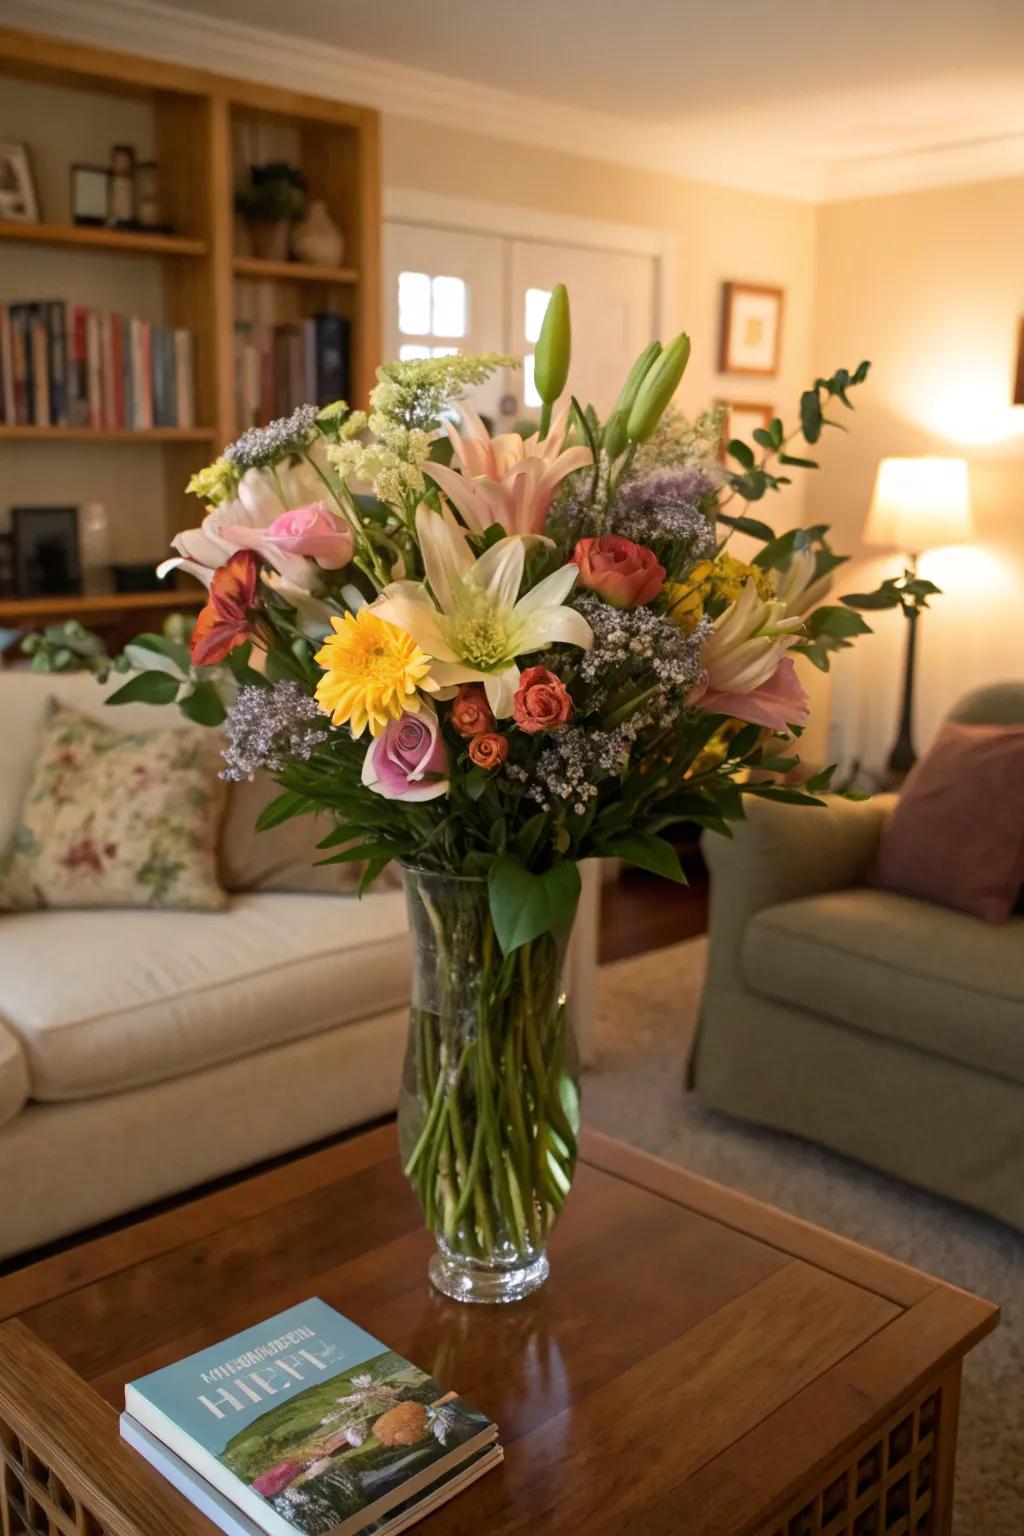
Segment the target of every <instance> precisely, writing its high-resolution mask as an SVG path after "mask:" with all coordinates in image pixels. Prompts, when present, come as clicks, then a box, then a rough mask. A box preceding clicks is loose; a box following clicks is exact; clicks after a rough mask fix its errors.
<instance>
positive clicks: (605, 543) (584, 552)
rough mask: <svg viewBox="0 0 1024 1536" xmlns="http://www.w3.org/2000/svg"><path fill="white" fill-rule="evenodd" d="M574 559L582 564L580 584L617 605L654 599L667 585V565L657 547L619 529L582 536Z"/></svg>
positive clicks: (638, 603) (636, 603) (632, 604)
mask: <svg viewBox="0 0 1024 1536" xmlns="http://www.w3.org/2000/svg"><path fill="white" fill-rule="evenodd" d="M572 559H573V563H574V564H575V565H578V566H579V568H580V575H579V584H580V586H581V587H589V588H590V590H591V592H596V593H597V595H598V597H603V598H604V600H605V602H606V603H611V604H612V606H613V607H614V608H637V607H639V606H640V605H641V604H642V603H650V602H653V600H654V599H655V598H656V597H657V596H658V593H659V592H660V591H661V589H662V587H663V586H664V585H665V567H664V566H663V565H661V564H660V563H659V561H658V557H657V555H656V554H655V553H654V551H653V549H648V548H647V546H646V544H634V543H633V540H632V539H624V538H622V537H621V535H620V534H617V533H606V534H603V535H602V537H601V538H599V539H580V541H579V543H578V544H577V545H576V548H575V549H574V550H573V553H572Z"/></svg>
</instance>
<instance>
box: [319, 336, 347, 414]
mask: <svg viewBox="0 0 1024 1536" xmlns="http://www.w3.org/2000/svg"><path fill="white" fill-rule="evenodd" d="M315 319H316V404H317V405H330V404H331V403H332V401H334V400H346V399H347V398H348V393H349V388H348V371H349V370H348V346H349V329H350V327H349V323H348V321H347V320H346V318H345V316H344V315H317V316H316V317H315Z"/></svg>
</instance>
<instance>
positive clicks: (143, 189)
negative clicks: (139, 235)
mask: <svg viewBox="0 0 1024 1536" xmlns="http://www.w3.org/2000/svg"><path fill="white" fill-rule="evenodd" d="M135 218H136V222H137V223H138V226H139V228H140V229H148V230H152V231H153V232H166V225H165V224H164V222H163V220H162V218H161V217H160V166H159V163H158V162H157V161H156V160H140V161H138V162H137V164H136V166H135Z"/></svg>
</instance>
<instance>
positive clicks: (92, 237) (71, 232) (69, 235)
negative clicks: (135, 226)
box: [0, 219, 210, 257]
mask: <svg viewBox="0 0 1024 1536" xmlns="http://www.w3.org/2000/svg"><path fill="white" fill-rule="evenodd" d="M4 240H14V241H17V242H19V243H20V244H22V245H53V246H71V247H76V246H77V247H82V248H83V249H86V250H101V251H104V252H107V251H117V252H119V253H121V252H123V253H124V254H125V255H137V256H183V257H200V256H206V255H208V254H209V249H210V247H209V244H208V242H207V241H205V240H196V239H192V238H190V237H188V236H185V235H163V234H156V233H154V232H151V231H147V230H122V229H107V228H105V227H103V226H99V225H90V224H46V223H37V224H22V223H16V222H14V221H12V220H8V219H0V241H4Z"/></svg>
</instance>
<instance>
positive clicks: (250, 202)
mask: <svg viewBox="0 0 1024 1536" xmlns="http://www.w3.org/2000/svg"><path fill="white" fill-rule="evenodd" d="M305 206H306V181H305V177H304V176H303V174H302V172H301V171H300V170H298V169H297V168H296V167H295V166H293V165H289V164H288V163H287V161H285V160H271V161H268V162H267V164H266V165H251V166H250V167H249V177H248V180H247V181H245V182H243V183H242V185H241V186H240V187H239V188H238V190H237V191H236V193H235V210H236V212H237V213H240V214H241V215H242V217H243V218H244V219H245V222H246V224H247V226H248V229H249V236H250V240H251V244H252V254H253V255H254V256H258V257H260V258H261V259H262V260H264V261H287V259H288V238H289V232H290V228H291V225H292V224H293V223H294V222H295V221H296V220H297V219H300V218H301V217H302V214H303V212H304V210H305Z"/></svg>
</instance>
